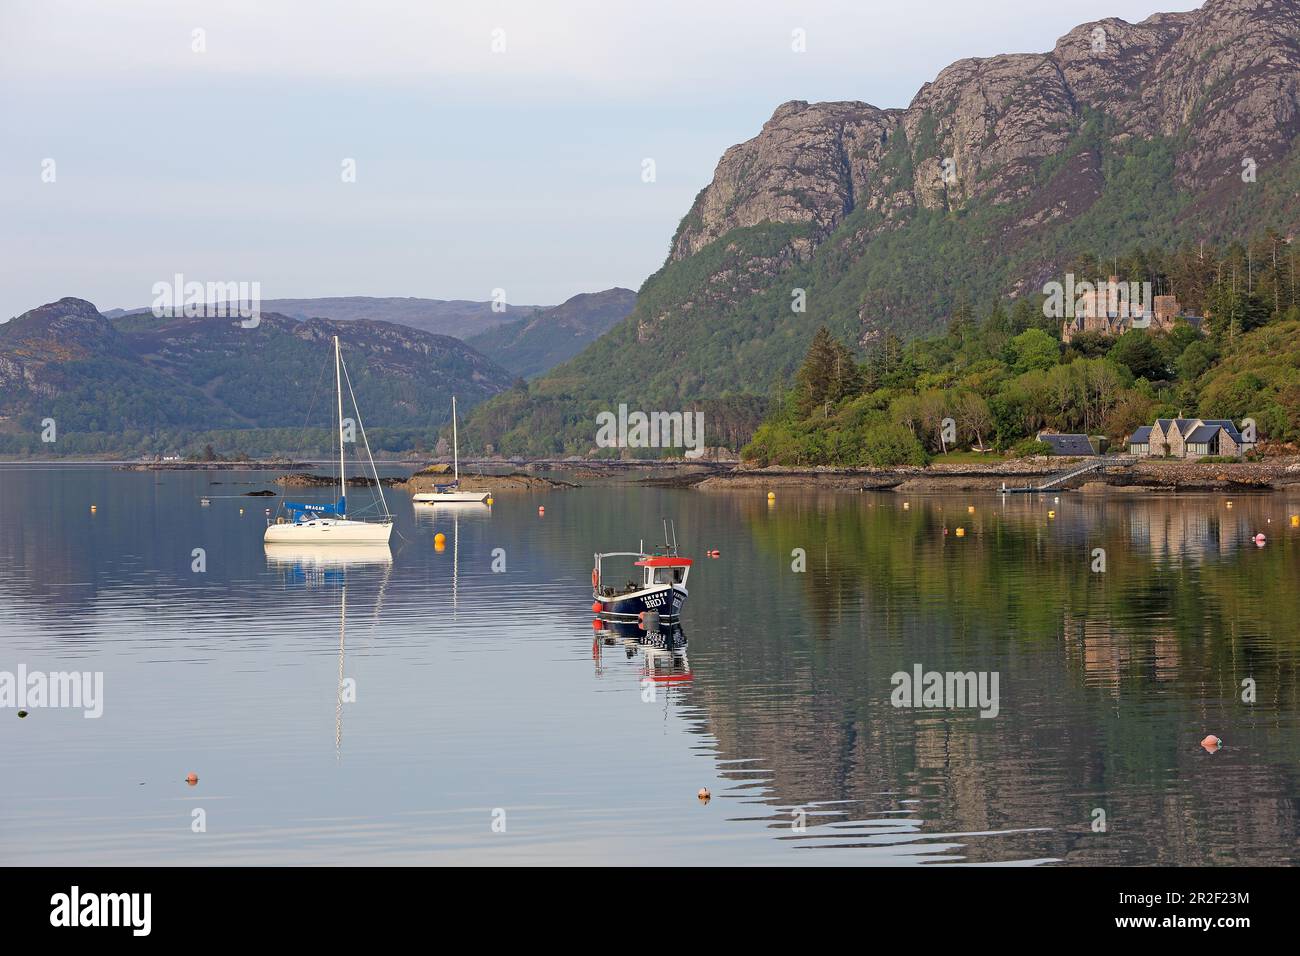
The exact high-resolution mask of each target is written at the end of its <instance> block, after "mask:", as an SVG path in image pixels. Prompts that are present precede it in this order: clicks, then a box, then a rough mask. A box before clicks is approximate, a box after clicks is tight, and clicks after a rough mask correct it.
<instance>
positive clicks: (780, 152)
mask: <svg viewBox="0 0 1300 956" xmlns="http://www.w3.org/2000/svg"><path fill="white" fill-rule="evenodd" d="M1091 114H1102V115H1103V116H1104V117H1106V119H1107V120H1109V123H1108V130H1107V137H1108V140H1109V141H1110V143H1111V144H1112V145H1114V146H1117V147H1119V146H1122V145H1123V144H1124V143H1125V142H1126V141H1127V140H1130V139H1131V138H1133V137H1142V138H1149V137H1153V136H1164V137H1170V138H1175V137H1181V138H1182V139H1181V142H1180V148H1179V150H1178V156H1177V162H1176V166H1175V176H1176V185H1177V186H1178V187H1179V188H1180V189H1184V190H1189V191H1195V192H1214V191H1216V190H1219V189H1223V188H1226V187H1229V186H1232V185H1234V184H1236V183H1239V182H1240V181H1241V179H1240V174H1241V172H1242V168H1243V167H1242V162H1243V160H1245V159H1248V158H1249V159H1253V160H1254V161H1255V163H1256V165H1257V166H1261V167H1262V166H1265V165H1267V164H1268V163H1270V162H1272V161H1275V160H1277V159H1279V158H1281V157H1282V156H1283V155H1284V154H1285V153H1286V152H1287V150H1288V149H1289V147H1290V144H1291V141H1292V140H1293V139H1294V137H1295V135H1296V133H1297V131H1300V4H1297V3H1296V2H1295V0H1209V2H1207V3H1206V4H1205V6H1204V7H1202V8H1201V9H1200V10H1196V11H1191V12H1188V13H1168V14H1156V15H1155V16H1152V17H1150V18H1149V19H1147V20H1145V21H1143V22H1142V23H1139V24H1129V23H1125V22H1124V21H1123V20H1119V19H1115V18H1108V19H1105V20H1098V21H1096V22H1093V23H1085V24H1082V25H1080V26H1078V27H1075V28H1074V29H1073V30H1071V31H1070V32H1069V33H1067V34H1066V35H1065V36H1064V37H1062V38H1061V39H1060V40H1059V41H1057V43H1056V46H1055V47H1054V48H1053V49H1052V51H1051V52H1050V53H1044V54H1013V55H1005V56H995V57H991V58H988V59H966V60H959V61H957V62H956V63H953V64H952V65H951V66H949V67H947V68H946V69H944V70H943V71H942V72H940V74H939V75H938V76H937V77H936V78H935V80H934V81H933V82H931V83H927V84H925V85H924V86H923V87H922V88H921V89H920V91H919V92H918V93H917V94H916V96H915V97H914V98H913V100H912V102H911V104H910V105H909V106H908V107H907V109H905V110H880V109H877V108H875V107H873V106H870V105H868V104H866V103H858V102H845V103H820V104H808V103H805V102H802V101H794V102H790V103H785V104H783V105H782V106H780V107H779V108H778V109H777V110H776V112H775V113H774V114H773V116H772V118H771V119H770V120H769V121H768V122H767V123H766V124H765V125H764V126H763V129H762V130H761V131H760V132H759V134H758V135H757V136H755V137H754V138H753V139H751V140H749V141H748V142H745V143H742V144H740V145H739V146H733V147H732V148H731V149H729V150H727V152H726V153H725V154H724V155H723V157H722V159H721V161H720V162H719V163H718V166H717V170H716V171H715V173H714V177H713V181H712V183H710V184H709V186H708V187H706V188H705V189H704V190H703V191H702V192H701V193H700V194H699V196H698V197H697V198H696V200H695V203H694V205H693V206H692V208H691V211H690V213H689V214H688V215H687V217H686V219H685V220H684V222H683V224H682V228H681V229H680V230H679V232H678V235H677V236H676V238H675V239H674V241H673V247H672V255H671V258H672V259H677V260H680V259H683V258H686V257H688V256H690V255H693V254H695V253H697V252H699V251H700V250H701V249H703V248H704V247H705V246H707V245H708V244H709V243H710V242H712V241H714V240H715V239H718V238H720V237H721V236H724V235H726V234H727V233H728V232H730V231H731V230H732V229H736V228H741V227H746V226H754V225H758V224H760V223H799V224H806V225H808V226H810V227H811V230H810V233H809V236H810V238H809V240H808V241H806V242H805V243H804V245H803V248H801V249H799V252H800V253H801V254H805V255H806V254H807V253H809V252H810V251H811V249H812V248H813V247H815V246H816V245H817V244H819V243H820V242H821V241H823V240H824V239H825V238H827V237H828V236H829V235H830V234H831V232H833V231H834V229H835V228H836V226H838V225H839V224H840V222H842V221H843V220H844V218H845V217H846V216H848V215H849V214H850V213H851V212H852V211H853V210H855V209H857V208H866V209H871V210H876V211H879V212H882V213H884V214H885V215H886V217H887V218H890V219H895V220H896V219H905V218H906V216H907V214H908V212H909V211H910V210H912V209H915V208H917V207H920V208H924V209H950V208H960V207H962V206H964V205H965V204H967V203H969V202H970V201H971V200H972V199H975V198H981V199H985V200H988V201H989V202H990V203H992V204H994V205H1004V204H1009V203H1013V202H1015V201H1017V200H1021V199H1024V198H1026V197H1028V196H1030V195H1031V194H1032V193H1033V192H1034V189H1035V180H1036V175H1035V174H1036V171H1037V170H1038V168H1039V166H1040V165H1041V164H1042V162H1043V161H1044V160H1045V159H1046V158H1048V157H1051V156H1054V155H1056V154H1057V153H1058V152H1060V151H1061V150H1062V149H1063V148H1064V147H1065V146H1066V145H1067V143H1068V141H1069V140H1070V138H1071V136H1072V134H1073V133H1074V131H1075V130H1076V129H1077V128H1078V126H1079V125H1080V124H1081V123H1082V122H1083V121H1084V120H1086V119H1087V118H1088V117H1089V115H1091ZM900 137H901V139H902V142H899V139H900ZM891 145H892V148H891ZM945 161H948V163H947V166H946V167H945ZM1098 161H1099V160H1098V158H1097V157H1096V156H1094V157H1091V159H1090V161H1089V163H1087V164H1086V165H1085V167H1084V168H1081V169H1080V170H1077V172H1078V173H1079V175H1078V177H1077V178H1078V179H1079V180H1080V181H1081V182H1083V183H1086V182H1087V181H1088V179H1089V178H1090V177H1089V176H1088V175H1087V174H1088V173H1089V172H1092V173H1095V169H1093V168H1092V167H1093V166H1095V165H1096V163H1097V162H1098ZM909 167H910V169H909ZM908 173H910V175H908ZM945 173H946V174H945ZM1086 191H1087V190H1085V192H1086ZM1094 191H1095V190H1094ZM1072 198H1075V200H1076V201H1075V203H1074V205H1073V206H1070V205H1069V203H1068V202H1067V203H1065V204H1063V205H1062V206H1061V211H1063V212H1067V213H1073V214H1077V213H1078V212H1079V211H1081V208H1086V206H1085V207H1081V206H1080V204H1079V202H1078V201H1077V199H1078V197H1072Z"/></svg>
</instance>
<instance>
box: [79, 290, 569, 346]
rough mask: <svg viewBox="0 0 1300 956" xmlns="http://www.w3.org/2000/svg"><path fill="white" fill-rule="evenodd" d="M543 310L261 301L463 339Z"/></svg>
mask: <svg viewBox="0 0 1300 956" xmlns="http://www.w3.org/2000/svg"><path fill="white" fill-rule="evenodd" d="M545 308H547V306H536V305H506V306H505V309H504V311H501V312H494V311H493V310H492V303H491V302H473V301H470V300H468V299H449V300H448V299H418V298H409V297H400V296H383V297H374V296H366V295H346V296H333V297H325V298H317V299H264V300H263V301H262V303H261V309H262V311H263V312H276V313H279V314H280V315H286V316H288V317H289V318H291V319H300V320H305V319H314V318H323V319H337V320H338V321H340V322H355V321H358V320H369V321H371V322H395V323H397V324H398V325H407V326H410V327H411V328H413V329H419V330H420V331H422V332H432V333H433V334H435V335H450V336H454V337H455V338H458V339H464V338H467V337H469V336H471V335H475V334H477V333H479V332H483V331H485V330H487V329H490V328H492V327H494V326H498V325H502V324H503V323H506V322H510V321H513V320H515V319H518V318H520V317H522V316H529V315H532V314H533V312H534V311H536V310H537V309H545ZM147 311H149V310H148V309H145V308H138V309H110V310H108V311H107V312H105V313H104V315H105V316H107V317H108V318H110V319H116V318H120V317H121V316H123V315H130V314H136V313H140V312H147Z"/></svg>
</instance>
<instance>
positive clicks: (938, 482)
mask: <svg viewBox="0 0 1300 956" xmlns="http://www.w3.org/2000/svg"><path fill="white" fill-rule="evenodd" d="M1088 461H1089V459H1086V458H1045V457H1035V458H1023V459H1012V460H1005V461H996V462H988V463H963V464H946V463H945V464H935V465H930V466H928V467H918V466H902V467H897V468H804V469H797V468H778V467H768V468H744V467H740V468H735V469H733V470H731V471H727V472H721V473H717V474H712V475H708V476H706V477H703V478H696V479H695V480H689V479H686V478H684V479H683V480H682V481H681V482H679V483H680V484H683V485H690V486H691V487H694V488H697V489H699V490H701V491H726V490H730V489H755V490H758V489H762V490H769V489H772V488H781V487H784V488H810V489H821V490H827V491H898V492H907V493H918V492H919V493H924V492H928V491H933V492H945V491H997V490H999V489H1001V488H1002V487H1003V485H1006V486H1007V487H1008V488H1017V487H1020V488H1023V487H1029V486H1035V485H1037V484H1039V483H1040V482H1041V481H1043V480H1044V479H1047V478H1049V477H1051V476H1053V475H1057V474H1060V473H1061V472H1064V471H1069V470H1070V469H1071V468H1073V467H1081V466H1082V465H1084V464H1087V463H1088ZM1293 486H1300V456H1287V457H1282V458H1269V459H1264V460H1262V461H1256V462H1229V463H1215V462H1195V461H1181V460H1171V461H1165V460H1156V459H1139V460H1136V461H1135V460H1132V459H1121V460H1119V461H1117V462H1115V463H1114V464H1107V466H1106V467H1105V468H1104V469H1103V470H1102V471H1094V472H1089V473H1087V474H1084V475H1081V476H1078V477H1076V478H1074V479H1071V480H1069V481H1066V482H1064V483H1063V484H1062V485H1060V486H1059V487H1060V489H1061V490H1080V491H1084V492H1087V493H1098V492H1105V491H1111V490H1115V491H1123V492H1128V493H1135V492H1136V493H1141V492H1179V491H1221V490H1243V491H1250V490H1256V491H1270V490H1277V489H1283V488H1290V487H1293Z"/></svg>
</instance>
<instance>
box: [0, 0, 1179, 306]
mask: <svg viewBox="0 0 1300 956" xmlns="http://www.w3.org/2000/svg"><path fill="white" fill-rule="evenodd" d="M1196 5H1197V4H1194V3H1189V2H1188V0H1165V2H1161V0H1056V2H1054V3H1053V4H1050V5H1048V4H1041V3H1037V2H1030V0H1019V2H1011V0H990V2H986V3H980V4H972V3H970V2H969V0H930V2H925V0H917V2H897V0H892V2H887V3H884V2H859V3H835V2H825V0H811V2H799V3H794V2H776V0H749V2H731V0H717V2H710V0H691V2H683V0H658V2H654V3H644V4H631V3H612V2H605V3H598V2H585V0H583V2H579V0H557V2H549V3H548V2H538V0H534V2H518V3H516V2H491V0H474V2H469V0H464V2H462V0H456V2H424V3H420V2H415V0H408V2H405V3H396V2H383V0H365V2H361V0H350V2H342V0H283V2H274V0H223V2H221V3H217V2H215V0H212V2H186V0H122V2H115V3H104V2H100V3H92V2H76V0H0V131H2V135H3V148H0V319H3V318H8V317H9V316H11V315H15V314H18V313H20V312H23V311H25V310H27V309H29V308H32V307H34V306H36V305H39V304H41V303H43V302H47V301H50V300H53V299H57V298H59V297H61V296H64V295H75V296H80V297H83V298H88V299H90V300H91V301H93V302H95V303H96V304H97V305H98V306H99V307H100V308H101V309H108V308H113V307H119V306H121V307H125V306H140V305H148V304H149V302H150V301H151V299H152V295H151V288H152V286H153V284H154V283H155V282H158V281H160V280H170V279H171V277H172V275H173V274H174V273H177V272H180V273H183V274H184V275H185V277H186V278H187V279H192V280H198V281H205V282H206V281H248V282H253V281H257V282H260V283H261V289H262V295H263V297H264V298H279V297H296V296H329V295H377V296H386V295H410V296H427V297H430V298H446V299H450V298H464V299H487V298H489V297H490V296H491V292H492V289H494V288H497V287H500V288H504V289H505V290H506V293H507V297H508V299H509V300H510V301H512V302H518V303H553V302H559V301H561V300H563V299H565V298H567V297H568V296H570V295H573V294H575V293H577V292H584V291H593V290H597V289H603V288H608V287H609V286H613V285H622V286H627V287H630V288H633V289H635V288H637V287H639V285H640V284H641V282H642V281H643V280H644V279H645V277H646V276H647V275H649V274H650V273H651V272H653V271H655V270H656V269H658V268H659V266H660V265H661V264H662V263H663V260H664V257H665V255H666V253H667V250H668V243H669V240H670V238H671V236H672V233H673V231H674V229H675V228H676V226H677V223H678V221H679V220H680V219H681V217H682V216H683V215H684V214H685V213H686V211H687V209H688V208H689V206H690V203H691V200H692V199H693V198H694V196H695V194H696V192H697V191H698V190H699V189H700V188H701V187H703V186H704V185H706V184H707V183H708V181H709V180H710V178H711V177H712V174H713V167H714V165H715V164H716V162H717V160H718V157H719V156H720V155H721V153H722V151H723V150H725V149H726V148H727V147H728V146H730V145H732V144H734V143H737V142H740V141H742V140H744V139H747V138H749V137H751V136H753V135H754V133H755V132H757V130H758V129H759V127H760V126H761V125H762V123H763V122H764V120H766V119H767V118H768V116H770V115H771V113H772V110H773V109H774V108H775V107H776V106H777V105H779V104H780V103H782V102H784V101H786V100H790V99H805V100H813V101H815V100H829V99H841V100H842V99H858V100H865V101H867V102H870V103H874V104H875V105H877V106H881V107H890V106H905V105H906V104H907V103H908V101H909V100H910V99H911V97H912V95H913V94H914V93H915V92H916V90H917V88H918V87H919V86H920V85H921V84H922V83H923V82H925V81H927V80H929V79H932V78H933V77H934V75H935V74H936V73H937V72H938V71H939V70H940V69H942V68H943V67H944V66H945V65H947V64H948V63H950V62H951V61H952V60H954V59H958V58H960V57H962V56H988V55H992V54H995V53H1006V52H1040V51H1044V50H1048V49H1050V48H1051V47H1052V45H1053V44H1054V43H1055V41H1056V38H1057V37H1058V36H1060V35H1061V34H1063V33H1065V32H1066V31H1067V30H1069V29H1070V28H1071V27H1073V26H1075V25H1076V24H1078V23H1083V22H1087V21H1089V20H1096V19H1100V18H1103V17H1107V16H1119V17H1122V18H1124V19H1126V20H1129V21H1131V22H1136V21H1138V20H1141V19H1144V18H1145V17H1146V16H1148V15H1150V14H1151V13H1153V12H1155V11H1157V10H1177V9H1190V8H1191V7H1193V6H1196ZM796 28H800V29H803V30H805V31H806V32H807V52H806V53H802V54H796V53H794V52H792V51H791V31H793V30H794V29H796ZM195 29H202V30H204V31H205V34H204V41H205V44H206V51H205V52H202V53H198V52H194V51H193V49H192V47H193V45H194V39H193V31H194V30H195ZM498 29H499V30H503V31H504V39H505V50H504V52H500V53H494V52H493V51H492V43H493V31H494V30H498ZM647 157H649V158H653V159H654V160H655V164H656V172H657V180H656V181H655V182H654V183H645V182H642V177H641V170H642V160H643V159H645V158H647ZM345 158H353V159H355V160H356V163H357V181H356V182H355V183H344V182H342V181H341V175H340V173H341V170H342V163H343V160H344V159H345ZM46 159H53V160H54V163H55V166H54V171H55V175H56V179H55V181H54V182H53V183H46V182H42V163H43V161H44V160H46Z"/></svg>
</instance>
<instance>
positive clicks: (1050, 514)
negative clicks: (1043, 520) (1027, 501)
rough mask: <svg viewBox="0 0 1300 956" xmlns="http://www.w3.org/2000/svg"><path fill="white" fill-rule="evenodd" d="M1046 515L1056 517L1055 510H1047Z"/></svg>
mask: <svg viewBox="0 0 1300 956" xmlns="http://www.w3.org/2000/svg"><path fill="white" fill-rule="evenodd" d="M1047 517H1049V518H1055V517H1056V512H1055V511H1049V512H1047Z"/></svg>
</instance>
